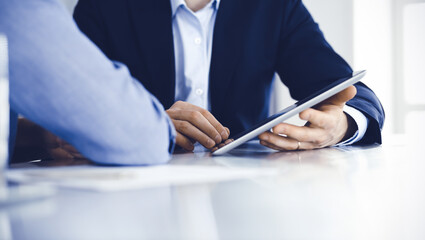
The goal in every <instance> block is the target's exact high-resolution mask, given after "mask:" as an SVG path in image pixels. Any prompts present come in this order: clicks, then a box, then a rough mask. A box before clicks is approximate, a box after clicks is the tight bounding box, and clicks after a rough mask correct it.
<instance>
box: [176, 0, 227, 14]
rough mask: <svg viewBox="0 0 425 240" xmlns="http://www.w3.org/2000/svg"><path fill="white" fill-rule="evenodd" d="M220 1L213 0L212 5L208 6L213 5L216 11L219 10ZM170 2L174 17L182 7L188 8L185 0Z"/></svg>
mask: <svg viewBox="0 0 425 240" xmlns="http://www.w3.org/2000/svg"><path fill="white" fill-rule="evenodd" d="M220 1H221V0H212V1H211V2H210V3H208V5H209V4H212V5H213V6H215V10H218V7H219V6H220ZM170 2H171V13H172V16H173V17H174V16H175V15H176V12H177V9H179V8H180V7H181V6H186V2H185V0H170ZM208 5H207V6H208Z"/></svg>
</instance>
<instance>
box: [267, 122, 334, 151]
mask: <svg viewBox="0 0 425 240" xmlns="http://www.w3.org/2000/svg"><path fill="white" fill-rule="evenodd" d="M273 133H274V134H278V135H279V134H280V135H282V134H283V135H286V136H287V137H289V138H291V139H294V140H296V141H299V142H311V143H314V144H316V145H319V146H323V145H326V144H327V143H329V142H330V141H332V139H331V138H330V135H329V134H327V132H326V131H325V130H324V129H322V128H313V127H308V126H302V127H300V126H295V125H291V124H285V123H282V124H278V125H277V126H275V127H274V128H273Z"/></svg>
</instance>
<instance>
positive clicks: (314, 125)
mask: <svg viewBox="0 0 425 240" xmlns="http://www.w3.org/2000/svg"><path fill="white" fill-rule="evenodd" d="M282 11H285V14H284V17H283V19H282V32H281V36H280V44H281V47H280V51H279V60H278V64H277V71H278V73H279V75H280V76H281V78H282V80H283V82H284V83H285V84H286V85H287V86H288V87H289V89H290V92H291V95H292V97H293V98H295V99H302V98H304V97H306V96H307V95H309V94H310V93H312V92H313V91H314V89H318V88H320V87H323V86H324V84H326V83H330V81H332V80H336V79H338V78H342V77H347V76H349V75H351V74H352V70H351V68H350V67H349V66H348V64H347V63H346V62H345V61H344V60H343V59H342V58H341V57H340V56H338V55H337V54H336V53H335V52H334V51H333V49H332V48H331V47H330V46H329V44H328V43H327V42H326V40H325V39H324V36H323V34H322V32H321V31H320V29H319V27H318V25H317V24H316V23H315V22H314V20H313V18H312V17H311V15H310V14H309V12H308V11H307V9H306V8H305V7H304V5H303V4H302V1H300V0H288V1H285V8H284V10H282ZM356 93H357V94H356ZM354 95H355V96H354ZM346 103H347V104H346ZM347 111H349V112H347ZM300 118H301V119H303V120H306V121H308V123H307V125H306V126H302V127H298V126H294V125H290V124H285V123H282V124H279V125H277V126H276V127H274V128H273V132H266V133H264V134H262V135H260V140H261V143H262V144H263V145H265V146H268V147H271V148H274V149H277V150H297V149H315V148H323V147H328V146H333V145H335V144H337V143H341V142H344V141H345V140H351V141H349V143H357V144H373V143H381V129H382V127H383V124H384V118H385V114H384V110H383V108H382V106H381V104H380V102H379V100H378V98H377V97H376V95H375V94H374V93H373V92H372V90H370V89H369V88H368V87H367V86H366V85H364V84H363V83H358V84H356V85H355V88H354V87H350V88H348V89H346V90H345V91H343V92H341V93H339V94H338V95H336V96H334V97H332V98H331V99H329V100H327V101H325V102H323V103H322V104H320V105H318V106H316V107H315V108H314V109H308V110H306V111H304V112H302V113H301V114H300ZM353 118H354V119H353ZM358 125H360V126H358Z"/></svg>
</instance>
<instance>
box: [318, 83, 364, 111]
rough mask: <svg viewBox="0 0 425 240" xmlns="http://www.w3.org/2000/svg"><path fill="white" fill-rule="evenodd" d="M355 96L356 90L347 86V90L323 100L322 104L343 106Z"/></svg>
mask: <svg viewBox="0 0 425 240" xmlns="http://www.w3.org/2000/svg"><path fill="white" fill-rule="evenodd" d="M356 94H357V89H356V87H354V86H349V87H348V88H346V89H344V90H342V91H341V92H339V93H337V94H335V95H334V96H332V97H330V98H329V99H327V100H325V101H324V103H327V104H332V105H337V106H344V105H345V103H346V102H348V101H349V100H351V99H352V98H353V97H354V96H356Z"/></svg>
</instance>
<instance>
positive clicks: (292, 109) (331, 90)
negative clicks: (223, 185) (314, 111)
mask: <svg viewBox="0 0 425 240" xmlns="http://www.w3.org/2000/svg"><path fill="white" fill-rule="evenodd" d="M365 74H366V71H365V70H363V71H359V72H354V73H353V76H352V77H347V78H342V79H339V80H337V81H335V82H333V83H331V84H329V85H328V86H326V87H324V88H322V89H320V90H319V91H317V92H315V93H313V94H311V95H310V96H308V97H306V98H304V99H302V100H300V101H298V102H296V103H294V104H293V105H291V106H289V107H287V108H285V109H283V110H282V111H280V112H278V113H276V114H274V115H272V116H270V117H268V118H266V119H264V121H262V122H260V123H258V124H256V125H255V126H253V127H251V128H250V129H248V130H246V131H244V132H242V133H240V134H237V135H236V136H235V137H233V138H232V142H230V143H228V144H226V145H224V146H222V147H221V148H219V149H218V150H216V151H214V152H213V155H222V154H225V153H227V152H229V151H230V150H232V149H234V148H236V147H238V146H240V145H241V144H243V143H245V142H247V141H249V140H251V139H253V138H255V137H257V136H258V135H260V134H261V133H263V132H266V131H268V130H270V129H271V128H273V127H274V126H276V125H277V124H279V123H281V122H283V121H285V120H287V119H289V118H291V117H293V116H295V115H296V114H298V113H300V112H302V111H304V110H306V109H308V108H311V107H313V106H314V105H317V104H319V103H321V102H323V101H324V100H326V99H328V98H330V97H332V96H333V95H335V94H337V93H339V92H341V91H342V90H344V89H346V88H348V87H349V86H351V85H353V84H355V83H356V82H358V81H360V79H361V78H363V77H364V75H365Z"/></svg>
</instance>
